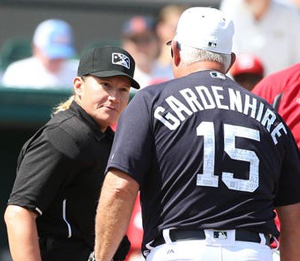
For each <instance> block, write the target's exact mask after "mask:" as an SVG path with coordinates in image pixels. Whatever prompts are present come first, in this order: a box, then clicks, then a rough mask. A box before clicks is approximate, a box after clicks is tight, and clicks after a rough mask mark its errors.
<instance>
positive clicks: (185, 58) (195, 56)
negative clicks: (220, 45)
mask: <svg viewBox="0 0 300 261" xmlns="http://www.w3.org/2000/svg"><path fill="white" fill-rule="evenodd" d="M179 46H180V56H181V61H182V63H183V64H186V65H191V64H193V63H195V62H199V61H212V62H218V63H221V64H223V65H224V69H225V70H228V69H229V66H230V63H231V55H230V54H222V53H214V52H210V51H206V50H202V49H197V48H194V47H190V46H187V45H183V44H179Z"/></svg>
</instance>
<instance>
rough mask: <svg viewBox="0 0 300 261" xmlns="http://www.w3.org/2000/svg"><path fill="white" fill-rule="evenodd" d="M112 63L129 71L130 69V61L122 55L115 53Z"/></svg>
mask: <svg viewBox="0 0 300 261" xmlns="http://www.w3.org/2000/svg"><path fill="white" fill-rule="evenodd" d="M112 63H113V64H118V65H121V66H123V67H125V68H127V69H130V59H129V58H128V57H127V56H126V55H125V54H122V53H113V54H112Z"/></svg>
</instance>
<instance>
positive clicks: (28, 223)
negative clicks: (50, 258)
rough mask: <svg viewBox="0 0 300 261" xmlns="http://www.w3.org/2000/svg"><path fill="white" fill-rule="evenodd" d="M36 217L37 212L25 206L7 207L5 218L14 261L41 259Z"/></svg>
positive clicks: (37, 260) (39, 260) (38, 260)
mask: <svg viewBox="0 0 300 261" xmlns="http://www.w3.org/2000/svg"><path fill="white" fill-rule="evenodd" d="M36 217H37V214H35V213H33V212H32V211H30V210H27V209H26V208H23V207H19V206H15V205H9V206H8V207H7V208H6V211H5V214H4V219H5V222H6V227H7V234H8V241H9V248H10V253H11V256H12V259H13V260H14V261H41V255H40V248H39V241H38V233H37V226H36Z"/></svg>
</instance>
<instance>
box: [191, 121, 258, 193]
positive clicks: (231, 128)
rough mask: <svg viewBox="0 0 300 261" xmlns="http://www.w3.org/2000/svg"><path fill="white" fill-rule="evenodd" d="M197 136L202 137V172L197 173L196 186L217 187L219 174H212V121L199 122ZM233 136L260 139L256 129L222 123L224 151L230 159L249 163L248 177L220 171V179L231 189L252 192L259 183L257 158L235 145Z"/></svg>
mask: <svg viewBox="0 0 300 261" xmlns="http://www.w3.org/2000/svg"><path fill="white" fill-rule="evenodd" d="M197 136H203V137H204V153H203V155H204V156H203V157H204V159H203V174H197V186H206V187H218V186H219V176H216V175H214V167H215V128H214V123H213V122H206V121H204V122H201V123H200V124H199V126H198V127H197ZM235 137H241V138H247V139H251V140H256V141H260V135H259V131H258V130H254V129H250V128H246V127H241V126H235V125H230V124H224V151H225V152H226V153H227V154H228V156H229V157H230V158H231V159H234V160H240V161H246V162H249V163H250V168H249V179H248V180H244V179H237V178H234V177H233V173H230V172H222V181H223V182H224V183H225V185H226V186H227V187H228V188H229V189H232V190H238V191H246V192H253V191H255V190H256V189H257V188H258V185H259V173H258V171H259V158H258V157H257V155H256V153H255V152H254V151H251V150H246V149H240V148H236V147H235Z"/></svg>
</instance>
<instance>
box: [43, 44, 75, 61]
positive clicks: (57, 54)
mask: <svg viewBox="0 0 300 261" xmlns="http://www.w3.org/2000/svg"><path fill="white" fill-rule="evenodd" d="M44 52H45V54H46V55H47V56H48V57H49V58H50V59H58V58H66V59H67V58H71V57H73V56H74V55H75V50H74V48H73V47H71V46H64V47H62V46H59V47H48V48H44Z"/></svg>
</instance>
